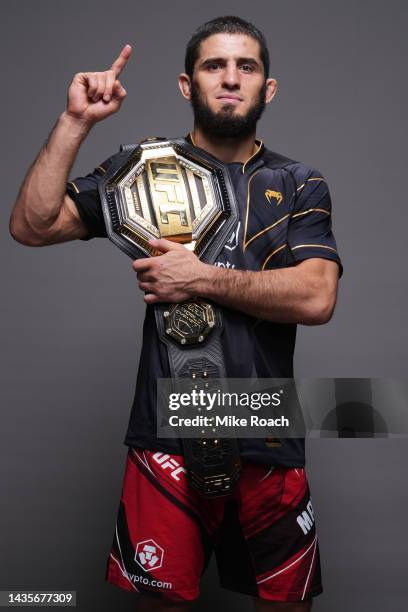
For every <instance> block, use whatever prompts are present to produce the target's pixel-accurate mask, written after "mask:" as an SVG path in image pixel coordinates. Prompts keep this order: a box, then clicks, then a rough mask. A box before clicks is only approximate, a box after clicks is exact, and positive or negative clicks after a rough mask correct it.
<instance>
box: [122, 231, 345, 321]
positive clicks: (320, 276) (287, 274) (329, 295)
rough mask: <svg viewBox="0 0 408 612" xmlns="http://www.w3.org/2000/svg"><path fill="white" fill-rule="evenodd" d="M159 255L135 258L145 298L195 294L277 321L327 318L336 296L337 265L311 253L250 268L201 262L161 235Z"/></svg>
mask: <svg viewBox="0 0 408 612" xmlns="http://www.w3.org/2000/svg"><path fill="white" fill-rule="evenodd" d="M152 246H155V247H156V248H159V249H160V250H163V251H165V253H164V254H163V255H161V256H159V257H151V258H146V259H139V260H136V261H135V262H133V268H134V270H135V271H136V272H137V274H138V280H139V287H140V289H142V290H143V291H145V292H146V295H145V302H146V303H147V304H154V303H156V302H172V303H174V302H182V301H184V300H187V299H189V298H191V297H194V296H197V295H198V296H201V297H204V298H208V299H209V300H212V301H214V302H216V303H218V304H221V305H222V306H227V307H228V308H233V309H236V310H240V311H242V312H245V313H247V314H249V315H252V316H254V317H257V318H259V319H265V320H269V321H275V322H279V323H303V324H305V325H319V324H322V323H326V322H327V321H328V320H329V319H330V317H331V315H332V313H333V310H334V306H335V303H336V296H337V282H338V265H337V264H336V263H335V262H333V261H328V260H326V259H320V258H313V259H307V260H304V261H301V262H299V263H297V264H295V265H294V266H291V267H289V268H281V269H278V270H264V271H260V272H252V271H246V270H231V269H224V268H219V267H218V266H212V265H209V264H205V263H202V262H201V261H200V260H199V259H198V258H197V257H196V255H194V253H192V252H191V251H188V250H187V249H186V248H185V247H183V246H181V245H179V244H175V243H173V242H170V241H168V240H165V239H163V238H161V239H160V240H156V241H152Z"/></svg>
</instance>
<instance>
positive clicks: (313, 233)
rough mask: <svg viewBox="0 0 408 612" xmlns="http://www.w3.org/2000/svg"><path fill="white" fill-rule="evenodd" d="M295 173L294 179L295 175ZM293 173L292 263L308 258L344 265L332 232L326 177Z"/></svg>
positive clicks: (290, 225) (318, 173)
mask: <svg viewBox="0 0 408 612" xmlns="http://www.w3.org/2000/svg"><path fill="white" fill-rule="evenodd" d="M296 174H297V176H296ZM296 174H295V179H296V183H297V188H296V194H295V199H294V206H293V211H292V213H291V216H290V220H289V225H288V246H289V249H290V252H291V254H292V257H293V259H294V261H301V260H303V259H308V258H310V257H321V258H323V259H331V260H333V261H335V262H337V263H338V265H339V276H341V275H342V274H343V266H342V263H341V260H340V256H339V253H338V251H337V245H336V240H335V238H334V235H333V231H332V205H331V198H330V192H329V188H328V185H327V182H326V180H325V178H324V177H323V176H322V175H321V173H320V172H319V171H318V170H311V169H309V170H308V171H307V172H306V173H305V172H299V173H296Z"/></svg>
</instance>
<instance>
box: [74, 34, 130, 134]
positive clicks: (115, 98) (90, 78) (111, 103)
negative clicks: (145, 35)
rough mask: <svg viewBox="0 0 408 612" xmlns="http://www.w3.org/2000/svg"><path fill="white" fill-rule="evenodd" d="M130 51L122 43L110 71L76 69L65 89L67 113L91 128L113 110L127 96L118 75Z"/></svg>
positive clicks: (128, 47) (118, 107)
mask: <svg viewBox="0 0 408 612" xmlns="http://www.w3.org/2000/svg"><path fill="white" fill-rule="evenodd" d="M131 53H132V47H131V46H130V45H125V46H124V47H123V49H122V51H121V52H120V54H119V56H118V58H117V59H116V60H115V61H114V62H113V64H112V66H111V67H110V68H109V70H105V71H104V72H78V73H77V74H76V75H75V76H74V78H73V80H72V83H71V85H70V86H69V89H68V101H67V108H66V112H67V114H68V115H69V116H70V117H72V118H74V119H77V120H78V121H80V122H81V123H84V124H85V125H87V126H89V127H92V125H93V124H94V123H97V122H98V121H102V120H103V119H106V118H107V117H109V116H110V115H112V114H113V113H116V112H117V111H118V110H119V109H120V106H121V104H122V102H123V100H124V98H125V96H126V90H125V89H124V87H123V86H122V85H121V83H120V81H119V79H118V77H119V75H120V73H121V72H122V70H123V69H124V67H125V66H126V64H127V61H128V59H129V57H130V55H131Z"/></svg>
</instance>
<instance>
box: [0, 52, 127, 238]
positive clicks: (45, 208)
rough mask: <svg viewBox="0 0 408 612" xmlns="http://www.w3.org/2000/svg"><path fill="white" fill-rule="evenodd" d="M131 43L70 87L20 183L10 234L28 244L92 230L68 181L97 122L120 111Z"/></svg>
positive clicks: (82, 74) (81, 75)
mask: <svg viewBox="0 0 408 612" xmlns="http://www.w3.org/2000/svg"><path fill="white" fill-rule="evenodd" d="M130 53H131V47H130V45H126V46H125V47H124V48H123V49H122V51H121V53H120V55H119V57H118V58H117V60H116V61H115V62H114V63H113V64H112V66H111V68H110V70H107V71H105V72H93V73H78V74H76V75H75V77H74V79H73V81H72V83H71V85H70V87H69V90H68V101H67V108H66V110H65V111H64V112H63V113H62V114H61V115H60V117H59V118H58V120H57V123H56V124H55V126H54V128H53V130H52V132H51V134H50V136H49V138H48V140H47V142H46V143H45V145H44V146H43V148H42V149H41V151H40V153H39V154H38V156H37V158H36V159H35V161H34V162H33V164H32V166H31V167H30V169H29V171H28V173H27V175H26V177H25V179H24V181H23V184H22V185H21V188H20V191H19V194H18V196H17V200H16V203H15V205H14V208H13V211H12V214H11V217H10V233H11V235H12V236H13V238H14V239H15V240H17V241H18V242H21V243H22V244H26V245H29V246H43V245H47V244H55V243H58V242H66V241H67V240H75V239H77V238H84V237H85V236H86V234H87V229H86V227H85V225H84V223H83V221H82V220H81V218H80V216H79V213H78V209H77V207H76V204H75V202H74V201H73V200H72V198H70V197H69V195H68V194H67V193H66V183H67V180H68V176H69V173H70V170H71V168H72V165H73V163H74V161H75V158H76V156H77V154H78V151H79V148H80V146H81V144H82V142H83V140H84V139H85V138H86V136H87V135H88V133H89V131H90V130H91V129H92V127H93V125H95V123H97V122H98V121H102V120H103V119H106V118H107V117H109V116H110V115H112V114H113V113H115V112H117V111H118V110H119V108H120V106H121V104H122V101H123V99H124V98H125V96H126V91H125V89H124V88H123V87H122V85H121V84H120V82H119V81H118V79H117V77H118V76H119V74H120V73H121V71H122V70H123V68H124V66H125V65H126V62H127V60H128V58H129V56H130Z"/></svg>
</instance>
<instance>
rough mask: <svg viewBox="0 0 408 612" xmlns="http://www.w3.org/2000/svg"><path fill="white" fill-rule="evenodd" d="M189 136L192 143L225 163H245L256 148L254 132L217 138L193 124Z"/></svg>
mask: <svg viewBox="0 0 408 612" xmlns="http://www.w3.org/2000/svg"><path fill="white" fill-rule="evenodd" d="M190 136H191V137H192V140H193V144H195V145H196V146H197V147H200V149H204V151H207V152H208V153H210V154H211V155H213V156H214V157H216V158H217V159H219V160H220V161H222V162H224V163H225V164H229V163H231V162H241V163H243V164H244V163H245V162H246V161H247V160H248V159H249V158H250V157H251V156H252V155H254V153H255V152H256V150H257V145H256V143H255V132H253V133H252V134H250V135H249V136H246V137H245V138H224V137H222V138H217V137H216V136H212V135H209V134H206V133H205V132H204V131H203V130H202V129H201V128H200V126H198V125H195V126H194V129H193V130H192V131H191V133H190Z"/></svg>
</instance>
